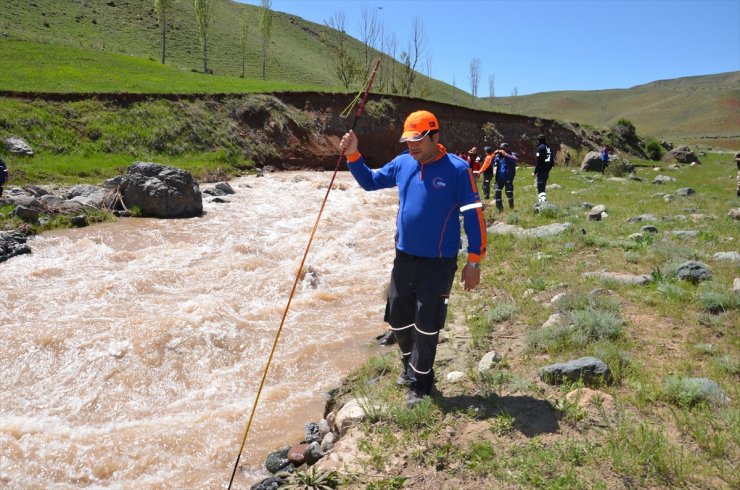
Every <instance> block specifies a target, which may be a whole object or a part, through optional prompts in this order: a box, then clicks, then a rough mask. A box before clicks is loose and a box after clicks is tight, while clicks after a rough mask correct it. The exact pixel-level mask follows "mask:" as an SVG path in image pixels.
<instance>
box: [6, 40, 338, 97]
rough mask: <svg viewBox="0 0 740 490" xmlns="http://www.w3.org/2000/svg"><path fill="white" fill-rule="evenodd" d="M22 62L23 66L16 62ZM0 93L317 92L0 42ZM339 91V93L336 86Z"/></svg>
mask: <svg viewBox="0 0 740 490" xmlns="http://www.w3.org/2000/svg"><path fill="white" fill-rule="evenodd" d="M19 60H23V62H19ZM0 89H2V90H13V91H18V92H55V93H118V92H131V93H152V94H169V93H254V92H279V91H320V90H324V89H325V87H321V86H319V85H318V84H309V83H300V82H290V81H280V80H269V81H265V80H261V79H258V78H244V79H243V78H238V77H236V76H213V75H204V74H202V73H194V72H192V71H190V70H185V69H182V68H176V67H172V66H169V65H162V64H161V63H159V62H157V61H153V60H149V59H144V58H136V57H133V56H129V55H123V54H115V53H108V52H105V51H96V50H93V49H90V48H80V47H70V46H60V45H54V44H40V43H36V42H28V41H12V40H0ZM336 90H337V91H339V88H338V87H336Z"/></svg>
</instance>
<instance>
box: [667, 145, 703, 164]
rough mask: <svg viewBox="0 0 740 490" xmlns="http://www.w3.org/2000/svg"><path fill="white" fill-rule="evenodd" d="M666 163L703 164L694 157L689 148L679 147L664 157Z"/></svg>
mask: <svg viewBox="0 0 740 490" xmlns="http://www.w3.org/2000/svg"><path fill="white" fill-rule="evenodd" d="M663 161H664V162H679V163H693V162H697V163H701V162H700V161H699V159H698V158H697V157H696V155H694V152H693V151H691V149H690V148H689V147H688V146H679V147H678V148H674V149H673V150H671V151H669V152H668V153H666V154H665V156H664V157H663Z"/></svg>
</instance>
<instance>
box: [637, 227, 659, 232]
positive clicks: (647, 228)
mask: <svg viewBox="0 0 740 490" xmlns="http://www.w3.org/2000/svg"><path fill="white" fill-rule="evenodd" d="M640 231H641V232H643V233H658V228H656V227H655V226H653V225H645V226H643V227H642V228H640Z"/></svg>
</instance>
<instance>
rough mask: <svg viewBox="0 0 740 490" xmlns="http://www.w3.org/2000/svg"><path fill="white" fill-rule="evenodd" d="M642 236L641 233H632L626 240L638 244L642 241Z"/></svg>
mask: <svg viewBox="0 0 740 490" xmlns="http://www.w3.org/2000/svg"><path fill="white" fill-rule="evenodd" d="M643 236H644V235H643V234H642V233H633V234H631V235H630V236H628V237H627V239H628V240H633V241H635V242H639V241H640V240H642V239H643Z"/></svg>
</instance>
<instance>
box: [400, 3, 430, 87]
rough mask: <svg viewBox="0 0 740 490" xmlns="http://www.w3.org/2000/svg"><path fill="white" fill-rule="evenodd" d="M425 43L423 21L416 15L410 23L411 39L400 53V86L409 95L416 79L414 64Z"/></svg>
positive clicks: (421, 53) (420, 54) (422, 51)
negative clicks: (406, 47) (401, 72)
mask: <svg viewBox="0 0 740 490" xmlns="http://www.w3.org/2000/svg"><path fill="white" fill-rule="evenodd" d="M425 44H426V40H425V37H424V22H423V21H422V20H421V18H419V17H418V16H417V17H414V20H413V21H412V23H411V39H409V47H408V50H406V51H403V52H402V53H401V63H402V64H403V75H404V78H403V80H402V81H401V87H402V89H403V93H404V94H405V95H411V89H412V88H413V85H414V80H415V79H416V65H417V64H418V63H419V59H420V58H421V56H422V55H423V54H424V46H425Z"/></svg>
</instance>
